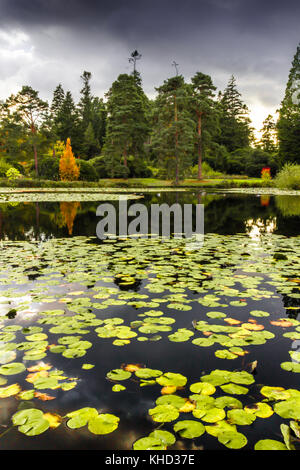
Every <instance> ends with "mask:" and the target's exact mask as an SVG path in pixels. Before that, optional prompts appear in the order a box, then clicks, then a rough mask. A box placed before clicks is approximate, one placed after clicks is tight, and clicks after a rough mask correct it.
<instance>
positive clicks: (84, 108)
mask: <svg viewBox="0 0 300 470" xmlns="http://www.w3.org/2000/svg"><path fill="white" fill-rule="evenodd" d="M80 78H81V80H82V82H83V87H82V89H81V90H80V94H81V98H80V101H79V103H78V109H79V116H80V119H81V123H82V128H83V132H84V131H85V130H86V128H87V126H88V125H89V123H90V121H91V119H92V94H91V85H90V81H91V78H92V74H91V72H87V71H84V72H83V74H82V75H81V77H80Z"/></svg>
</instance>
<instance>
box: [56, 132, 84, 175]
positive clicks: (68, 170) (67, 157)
mask: <svg viewBox="0 0 300 470" xmlns="http://www.w3.org/2000/svg"><path fill="white" fill-rule="evenodd" d="M79 173H80V170H79V168H78V166H77V164H76V160H75V157H74V154H73V152H72V147H71V140H70V139H69V138H68V139H67V142H66V149H65V151H64V153H63V154H62V156H61V158H60V161H59V175H60V179H61V180H62V181H74V180H78V178H79Z"/></svg>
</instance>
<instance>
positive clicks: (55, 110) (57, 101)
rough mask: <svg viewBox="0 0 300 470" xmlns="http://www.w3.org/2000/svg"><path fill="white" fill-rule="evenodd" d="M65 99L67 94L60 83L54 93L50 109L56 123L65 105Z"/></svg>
mask: <svg viewBox="0 0 300 470" xmlns="http://www.w3.org/2000/svg"><path fill="white" fill-rule="evenodd" d="M64 99H65V92H64V90H63V87H62V85H61V83H60V84H59V85H57V87H56V88H55V90H54V92H53V99H52V104H51V108H50V112H51V116H52V119H53V120H54V122H55V119H56V118H57V116H58V114H59V113H60V111H61V107H62V105H63V102H64Z"/></svg>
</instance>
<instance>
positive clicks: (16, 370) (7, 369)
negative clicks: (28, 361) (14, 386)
mask: <svg viewBox="0 0 300 470" xmlns="http://www.w3.org/2000/svg"><path fill="white" fill-rule="evenodd" d="M24 370H26V368H25V366H24V364H22V363H21V362H11V363H10V364H5V365H3V366H1V367H0V374H3V375H15V374H20V373H21V372H24Z"/></svg>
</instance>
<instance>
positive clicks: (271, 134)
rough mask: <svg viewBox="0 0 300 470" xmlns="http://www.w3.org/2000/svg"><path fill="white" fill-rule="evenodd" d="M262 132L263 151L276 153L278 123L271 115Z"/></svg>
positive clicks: (261, 143) (265, 121)
mask: <svg viewBox="0 0 300 470" xmlns="http://www.w3.org/2000/svg"><path fill="white" fill-rule="evenodd" d="M260 132H261V133H262V134H261V139H260V145H261V147H262V149H263V150H264V151H265V152H268V153H274V152H275V151H276V140H275V139H276V123H275V121H274V119H273V116H272V115H271V114H269V116H267V117H266V119H265V120H264V122H263V127H262V129H261V131H260Z"/></svg>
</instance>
